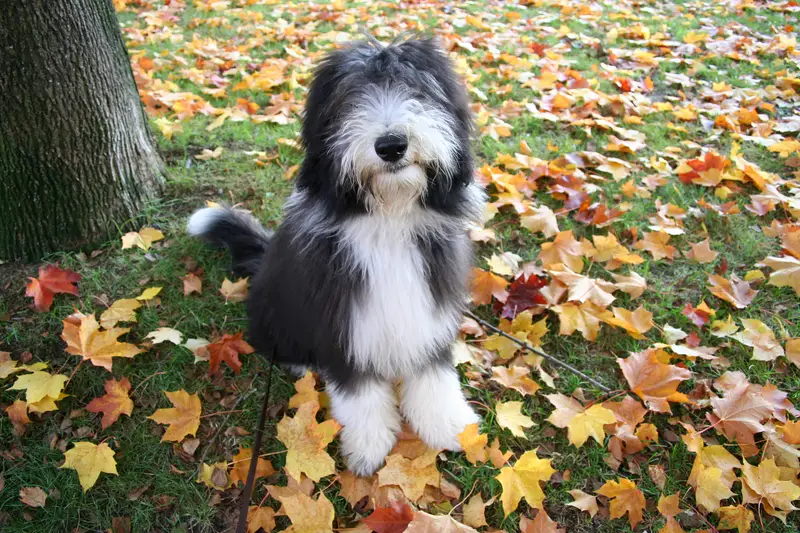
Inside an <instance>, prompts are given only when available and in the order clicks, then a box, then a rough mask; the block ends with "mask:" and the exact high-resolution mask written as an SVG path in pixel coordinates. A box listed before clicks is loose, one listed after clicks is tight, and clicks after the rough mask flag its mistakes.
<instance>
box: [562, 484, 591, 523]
mask: <svg viewBox="0 0 800 533" xmlns="http://www.w3.org/2000/svg"><path fill="white" fill-rule="evenodd" d="M569 494H570V496H572V498H573V499H574V500H575V501H572V502H569V503H567V505H569V506H570V507H575V508H576V509H580V510H581V511H586V512H587V513H589V516H591V517H592V518H594V515H596V514H597V498H595V497H594V496H592V495H591V494H586V493H585V492H583V491H582V490H580V489H572V490H571V491H569Z"/></svg>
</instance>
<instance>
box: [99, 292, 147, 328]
mask: <svg viewBox="0 0 800 533" xmlns="http://www.w3.org/2000/svg"><path fill="white" fill-rule="evenodd" d="M141 306H142V304H141V302H140V301H139V300H136V299H134V298H125V299H122V300H117V301H116V302H114V303H113V304H111V307H109V308H108V309H106V310H105V311H103V313H102V314H101V315H100V325H101V326H103V327H104V328H105V329H110V328H113V327H114V326H116V325H117V323H118V322H136V310H137V309H139V308H140V307H141Z"/></svg>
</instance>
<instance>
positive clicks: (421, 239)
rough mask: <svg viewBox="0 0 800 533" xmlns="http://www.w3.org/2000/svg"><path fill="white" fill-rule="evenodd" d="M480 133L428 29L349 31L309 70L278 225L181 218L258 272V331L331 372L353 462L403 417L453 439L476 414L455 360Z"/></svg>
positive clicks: (373, 465)
mask: <svg viewBox="0 0 800 533" xmlns="http://www.w3.org/2000/svg"><path fill="white" fill-rule="evenodd" d="M471 131H472V124H471V117H470V111H469V107H468V101H467V95H466V91H465V89H464V85H463V83H462V81H461V80H460V79H459V78H458V77H457V75H456V74H455V73H454V71H453V67H452V65H451V63H450V61H449V60H448V58H447V57H446V55H445V54H444V52H443V51H442V50H441V49H440V48H438V46H437V45H436V44H435V43H434V42H433V41H432V40H429V39H413V40H407V41H403V42H397V43H394V44H391V45H388V46H383V45H380V44H379V43H377V42H375V41H372V42H362V43H356V44H353V45H351V46H349V47H347V48H345V49H342V50H338V51H335V52H332V53H331V54H329V55H328V56H327V57H325V58H324V59H323V60H322V62H321V63H320V65H319V66H318V67H317V69H316V71H315V75H314V77H313V80H312V82H311V85H310V88H309V92H308V99H307V102H306V107H305V116H304V120H303V127H302V141H303V144H304V146H305V150H306V154H305V159H304V161H303V164H302V166H301V168H300V170H299V173H298V175H297V184H296V188H295V190H294V192H293V193H292V195H291V196H290V198H289V199H288V201H287V202H286V205H285V220H284V222H283V223H282V224H281V225H280V227H279V229H278V230H277V231H276V232H275V233H271V232H269V231H267V230H266V229H264V228H263V226H262V225H261V224H260V223H259V222H258V221H257V220H256V219H255V218H253V217H251V216H250V215H249V214H246V213H244V212H242V211H237V210H232V209H216V208H207V209H201V210H199V211H197V212H196V213H194V215H192V217H191V219H190V220H189V223H188V228H187V229H188V232H189V233H190V234H192V235H197V236H200V237H202V238H204V239H205V240H206V241H208V242H210V243H212V244H216V245H220V246H223V245H224V246H226V247H227V248H228V249H229V250H230V253H231V255H232V258H233V269H234V271H235V272H236V273H237V274H239V275H247V276H252V280H251V287H250V295H249V298H248V315H249V340H250V341H251V343H252V344H253V345H254V346H255V347H256V348H257V349H258V350H259V351H261V352H263V353H273V354H274V357H275V360H276V361H278V362H280V363H283V364H285V365H288V366H291V367H294V368H296V369H303V368H306V367H308V368H312V369H314V370H315V371H317V372H318V373H319V374H320V375H321V376H322V377H323V378H324V379H325V381H326V382H327V391H328V394H329V396H330V400H331V412H332V414H333V416H334V418H335V419H336V420H337V421H338V422H339V423H341V424H342V426H343V429H342V432H341V451H342V452H343V454H344V456H345V458H346V460H347V465H348V466H349V468H350V469H351V470H352V471H353V472H356V473H357V474H361V475H368V474H371V473H372V472H374V471H375V470H376V469H378V468H379V467H380V466H381V465H382V464H383V461H384V458H385V457H386V454H387V453H388V452H389V451H390V450H391V448H392V446H393V445H394V443H395V440H396V435H397V433H398V430H399V429H400V422H401V414H402V416H403V417H405V419H406V420H407V421H408V423H409V424H410V425H411V427H412V428H413V429H414V431H416V432H417V434H418V435H419V436H420V437H421V438H422V439H423V440H424V441H425V442H426V443H427V444H428V445H430V446H431V447H433V448H447V449H451V450H457V449H460V445H459V442H458V439H457V435H458V434H459V433H460V432H461V431H463V429H464V427H465V426H466V425H468V424H471V423H474V422H477V421H478V417H477V416H476V414H475V413H474V412H473V410H472V409H471V408H470V406H469V405H468V404H467V402H466V400H465V398H464V395H463V393H462V391H461V386H460V383H459V377H458V374H457V372H456V370H455V369H454V368H453V364H452V361H451V344H452V342H453V340H454V338H455V336H456V333H457V331H458V327H459V323H460V320H461V316H462V312H463V311H464V309H465V303H466V283H467V277H468V274H469V270H470V265H471V263H472V250H471V245H470V241H469V238H468V235H467V230H466V226H467V223H468V222H469V221H470V220H475V219H477V218H479V216H480V212H481V206H482V202H483V194H482V191H481V190H480V188H479V187H478V186H477V185H475V184H474V183H473V163H472V156H471V153H470V144H469V140H470V134H471ZM396 382H399V387H398V389H397V391H395V386H394V384H395V383H396Z"/></svg>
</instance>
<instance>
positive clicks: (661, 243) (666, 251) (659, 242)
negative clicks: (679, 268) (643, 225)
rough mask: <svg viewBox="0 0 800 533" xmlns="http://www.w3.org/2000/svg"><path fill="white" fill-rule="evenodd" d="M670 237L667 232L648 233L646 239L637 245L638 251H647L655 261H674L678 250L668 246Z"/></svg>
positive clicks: (645, 235)
mask: <svg viewBox="0 0 800 533" xmlns="http://www.w3.org/2000/svg"><path fill="white" fill-rule="evenodd" d="M669 239H670V235H669V233H667V232H665V231H648V232H647V233H645V234H644V238H643V239H642V240H640V241H638V242H637V243H636V244H635V247H636V249H637V250H646V251H648V252H650V253H651V254H652V255H653V259H654V260H655V261H658V260H661V259H664V258H666V259H673V258H674V257H675V252H676V251H677V249H676V248H675V247H674V246H670V245H669V244H667V243H668V242H669Z"/></svg>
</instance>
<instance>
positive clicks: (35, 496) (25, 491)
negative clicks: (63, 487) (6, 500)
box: [19, 487, 47, 507]
mask: <svg viewBox="0 0 800 533" xmlns="http://www.w3.org/2000/svg"><path fill="white" fill-rule="evenodd" d="M19 501H21V502H22V503H24V504H25V505H27V506H28V507H44V505H45V502H46V501H47V494H46V493H45V492H44V491H43V490H42V489H40V488H39V487H22V488H21V489H20V491H19Z"/></svg>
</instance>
